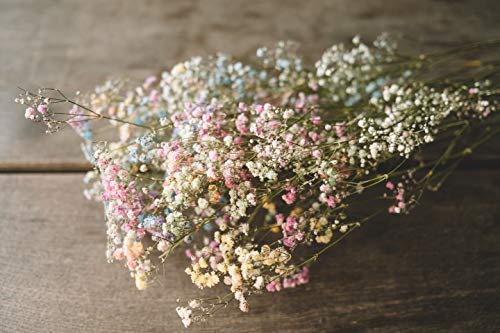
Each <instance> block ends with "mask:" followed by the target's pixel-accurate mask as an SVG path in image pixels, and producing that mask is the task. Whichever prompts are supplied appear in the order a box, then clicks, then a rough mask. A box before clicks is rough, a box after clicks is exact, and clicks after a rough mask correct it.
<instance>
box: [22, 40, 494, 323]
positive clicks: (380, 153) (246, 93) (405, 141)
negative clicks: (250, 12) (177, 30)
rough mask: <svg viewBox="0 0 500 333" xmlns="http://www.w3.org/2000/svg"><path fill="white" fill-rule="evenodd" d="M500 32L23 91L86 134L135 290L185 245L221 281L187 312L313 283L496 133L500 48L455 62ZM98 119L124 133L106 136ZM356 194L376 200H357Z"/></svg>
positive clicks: (194, 64)
mask: <svg viewBox="0 0 500 333" xmlns="http://www.w3.org/2000/svg"><path fill="white" fill-rule="evenodd" d="M497 44H498V43H496V42H491V43H480V44H473V45H468V46H465V47H463V48H458V49H453V50H450V51H448V52H444V53H439V54H434V55H429V56H419V57H412V56H406V55H403V54H400V53H398V51H397V48H396V45H395V43H394V42H393V41H392V40H391V39H390V38H388V37H387V36H386V35H382V36H380V37H379V38H377V39H376V40H375V42H374V43H373V44H372V45H367V44H365V43H363V42H361V41H360V39H359V38H358V37H356V38H354V39H353V41H352V44H351V45H348V46H347V45H343V44H339V45H334V46H333V47H331V48H330V49H328V50H326V52H325V53H324V54H323V55H322V56H321V58H320V60H318V61H317V62H316V64H315V67H314V68H307V67H306V66H304V65H303V61H302V59H301V57H300V56H299V54H298V53H297V48H296V45H295V44H294V43H285V42H281V43H279V44H277V46H276V47H275V48H260V49H258V50H257V58H256V61H254V63H250V62H249V63H245V62H242V61H238V60H236V59H233V58H231V57H229V56H227V55H223V54H217V55H215V56H212V57H207V58H201V57H194V58H192V59H190V60H188V61H185V62H182V63H179V64H177V65H176V66H174V67H173V68H172V70H170V71H167V72H164V73H162V74H161V76H160V77H149V78H147V79H146V80H145V82H143V83H138V84H134V82H133V81H132V80H128V79H120V80H110V81H108V82H106V83H105V84H104V85H102V86H99V87H97V88H96V89H95V91H94V92H92V93H89V94H85V95H77V97H75V98H74V99H71V98H68V97H66V95H64V94H63V93H62V92H61V91H60V90H57V89H48V88H42V89H40V90H39V91H38V92H30V91H26V90H23V92H22V93H21V94H20V96H19V98H18V99H17V102H18V103H20V104H23V105H25V107H26V109H25V117H26V118H28V119H31V120H33V121H34V122H37V123H42V124H45V125H46V127H47V132H49V133H53V132H57V131H59V130H60V129H61V128H63V127H64V126H66V125H70V126H71V127H73V128H74V130H75V131H76V132H77V133H78V134H80V135H81V136H82V138H83V144H82V147H83V150H84V153H85V155H86V157H87V159H88V160H89V161H90V162H91V163H92V165H93V166H94V170H93V171H90V172H89V173H88V174H87V175H86V177H85V182H87V183H88V189H87V190H86V191H85V195H86V196H87V197H88V198H93V199H95V200H98V201H101V202H102V203H103V205H104V210H105V215H106V226H107V236H108V245H107V253H106V255H107V258H108V260H109V261H119V262H120V263H123V264H124V266H125V267H126V268H127V269H128V270H129V271H130V272H131V275H132V277H133V278H134V280H135V285H136V287H137V288H138V289H145V288H146V287H147V286H148V285H150V284H153V283H154V281H155V272H157V270H158V269H159V267H161V265H162V264H163V263H164V262H165V260H166V259H167V258H168V256H169V255H170V254H171V253H172V252H173V251H174V250H176V249H183V250H184V251H185V253H186V255H187V257H188V258H189V259H188V267H187V268H185V272H186V274H187V275H189V277H190V278H191V281H192V282H193V284H195V285H196V286H197V287H198V288H200V289H203V288H212V287H214V286H216V285H226V286H227V288H228V289H229V291H228V293H227V294H226V295H225V296H220V297H216V298H206V299H203V298H200V299H196V300H192V301H191V302H189V303H188V304H187V305H186V306H183V307H178V308H177V312H178V314H179V316H180V317H181V319H182V322H183V323H184V325H185V326H189V325H190V324H191V323H192V322H196V321H200V320H204V319H205V318H207V317H209V316H211V315H212V314H213V313H214V312H215V311H217V310H219V309H221V308H224V307H226V306H227V305H228V304H229V303H230V302H231V301H233V300H236V301H237V303H238V304H239V308H240V310H241V311H244V312H247V311H249V301H248V299H249V296H250V295H252V294H258V293H262V292H266V291H267V292H276V291H279V290H281V289H286V288H293V287H296V286H299V285H302V284H305V283H307V282H308V281H309V267H310V266H311V265H312V264H314V262H315V261H316V260H317V259H318V257H319V256H320V255H322V254H324V253H325V252H326V251H327V250H328V249H330V248H331V247H332V246H334V245H335V244H337V243H338V242H339V241H340V240H341V239H342V238H344V237H345V236H347V235H348V234H349V233H351V232H352V231H353V230H355V229H357V228H359V227H360V226H362V225H363V224H364V223H366V222H367V221H368V220H370V219H372V218H373V217H374V216H376V215H378V214H380V213H383V212H386V213H387V212H388V213H392V214H406V213H408V212H409V211H410V210H411V209H412V207H414V206H415V204H416V203H418V201H419V198H420V197H421V195H422V193H423V191H424V190H426V189H437V188H438V187H439V186H440V185H441V183H442V182H443V180H444V179H445V178H446V177H447V176H448V175H449V173H450V172H451V171H452V170H453V168H455V167H456V166H457V164H458V162H459V161H460V160H461V159H462V158H463V157H465V156H466V155H468V154H470V153H471V152H472V151H473V150H474V149H475V148H476V147H477V146H479V145H480V144H482V143H483V142H485V141H486V140H488V139H489V138H491V137H492V136H493V135H495V134H496V133H498V132H499V129H498V127H494V126H493V125H494V122H493V120H492V118H493V117H488V116H489V115H490V114H492V113H494V112H495V111H496V109H497V106H498V96H499V93H500V90H499V89H498V84H497V83H496V82H494V81H495V80H494V74H495V73H496V71H497V70H498V65H497V63H498V61H496V62H495V61H483V62H481V61H479V60H469V61H465V60H462V59H463V57H464V56H465V57H467V56H468V55H470V54H471V53H473V52H475V51H477V50H482V49H490V48H494V47H496V46H498V45H497ZM58 104H64V105H70V108H69V111H61V110H60V108H59V107H57V105H58ZM98 120H108V121H109V123H110V124H111V126H112V127H114V128H116V129H117V130H118V131H117V138H116V139H114V140H108V141H106V142H104V141H102V140H101V139H99V138H98V134H99V133H102V131H103V129H105V128H103V127H102V126H101V127H99V126H98V125H94V123H95V122H96V121H98ZM475 128H479V129H480V131H479V133H480V134H479V135H477V132H478V131H474V129H475ZM426 151H429V152H431V153H430V154H428V155H425V152H426ZM422 152H424V155H422ZM436 153H438V154H437V155H436ZM422 156H423V157H422ZM377 187H378V188H379V189H378V190H377V189H376V188H377ZM371 188H374V189H371ZM362 196H363V197H364V198H363V200H366V199H368V200H373V201H375V202H376V205H372V207H378V208H377V209H376V210H375V211H372V212H366V211H365V210H366V209H360V208H359V207H356V203H357V202H360V198H361V197H362ZM299 249H300V251H298V250H299ZM183 269H184V268H183Z"/></svg>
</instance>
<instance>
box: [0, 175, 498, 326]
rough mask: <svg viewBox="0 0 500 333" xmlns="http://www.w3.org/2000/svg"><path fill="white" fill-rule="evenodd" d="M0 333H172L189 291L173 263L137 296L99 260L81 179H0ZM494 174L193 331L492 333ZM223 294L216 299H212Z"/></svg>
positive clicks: (451, 186)
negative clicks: (291, 285) (245, 308)
mask: <svg viewBox="0 0 500 333" xmlns="http://www.w3.org/2000/svg"><path fill="white" fill-rule="evenodd" d="M0 188H1V189H2V191H0V212H1V216H2V218H1V219H0V227H1V230H2V232H1V233H0V244H1V246H0V263H1V269H0V331H2V332H68V331H78V332H80V331H85V332H167V331H168V332H180V331H182V329H181V324H180V322H179V321H178V318H177V317H176V314H175V313H174V308H175V306H176V304H177V303H176V301H175V300H176V299H177V298H182V299H189V298H191V297H194V296H196V295H198V296H201V295H203V292H200V291H199V290H196V288H195V287H194V286H193V285H191V283H190V282H189V281H188V280H189V278H188V277H187V276H186V275H185V274H184V273H183V272H182V269H181V268H182V267H184V266H185V265H186V260H187V259H185V258H183V257H182V256H180V255H179V256H174V257H173V259H172V260H171V261H170V262H169V263H168V264H167V266H166V269H165V273H164V277H162V278H161V279H160V280H161V282H162V284H161V285H160V284H156V285H154V286H152V287H151V288H150V289H148V290H146V291H144V292H139V291H137V290H135V287H134V286H133V283H132V282H133V281H132V279H130V278H129V277H128V276H127V273H126V272H125V271H124V269H123V268H121V267H119V265H118V264H107V263H106V262H105V258H104V251H105V235H104V223H103V221H102V210H101V207H100V205H98V204H96V203H92V202H88V201H86V200H85V199H84V198H83V196H82V195H81V193H80V192H81V191H82V189H83V185H81V175H80V174H51V175H48V174H45V175H44V174H36V175H35V174H25V175H0ZM499 198H500V172H498V171H485V172H474V171H461V172H457V173H456V174H455V175H454V176H453V177H451V179H450V180H449V182H448V183H447V184H446V185H445V186H444V187H443V189H442V191H441V192H439V193H429V194H428V195H426V196H425V197H424V200H423V205H422V206H421V207H420V208H417V210H416V211H415V212H414V213H413V214H412V215H410V216H408V217H391V218H385V217H381V218H379V219H377V220H376V221H374V222H373V223H372V224H367V225H366V226H364V227H362V228H360V229H359V230H358V231H356V232H355V233H353V234H352V235H351V236H349V237H348V238H346V240H345V241H343V242H342V243H340V244H338V246H336V247H335V248H333V249H332V250H331V251H330V252H329V253H328V255H327V256H326V257H324V258H320V260H319V262H318V265H317V266H315V267H314V268H313V269H312V280H311V282H310V284H308V285H307V286H306V287H304V288H297V289H294V290H290V291H285V292H281V293H276V294H265V295H261V296H256V297H254V298H252V299H251V300H250V306H251V311H250V313H249V314H243V313H241V312H239V311H238V310H237V309H236V308H235V306H234V305H233V306H230V309H227V310H226V311H225V312H220V313H219V314H217V315H216V317H215V318H213V319H212V320H211V321H209V322H208V323H206V324H204V325H201V326H195V327H194V328H193V329H192V330H191V332H271V331H274V332H311V331H314V332H331V331H335V332H361V331H363V332H364V331H371V332H400V331H405V332H434V331H436V332H443V331H451V332H494V331H498V329H499V328H500V314H499V313H498V311H497V310H498V306H500V266H499V265H498V260H499V259H500V224H499V223H498V222H499V221H500V209H499V205H498V200H499ZM222 292H223V291H221V293H222Z"/></svg>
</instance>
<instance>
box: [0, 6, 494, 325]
mask: <svg viewBox="0 0 500 333" xmlns="http://www.w3.org/2000/svg"><path fill="white" fill-rule="evenodd" d="M499 28H500V2H499V1H498V0H484V1H482V0H470V1H465V0H464V1H444V0H441V1H430V0H414V1H407V0H385V1H384V0H380V1H379V0H361V1H352V0H330V1H329V0H318V1H316V0H309V1H300V0H297V1H274V2H273V1H269V0H263V1H257V0H253V1H248V2H247V1H245V2H243V1H236V0H227V1H222V0H216V1H202V0H198V1H196V0H177V1H145V0H144V1H140V2H136V1H118V0H107V1H98V0H85V1H69V0H68V1H62V0H60V1H55V0H54V1H49V0H43V1H42V0H38V1H37V0H31V1H27V0H0V44H1V45H2V47H1V51H0V115H1V118H0V172H1V173H0V213H1V215H0V216H1V217H0V230H1V231H0V331H1V332H69V331H73V332H177V331H182V327H181V324H180V322H179V320H178V318H177V316H176V314H175V311H174V308H175V306H176V299H177V298H182V299H189V298H191V297H195V296H196V295H199V291H198V290H195V288H194V287H193V286H192V285H191V284H190V282H189V281H188V278H187V276H185V274H184V273H183V272H182V271H181V270H179V269H178V267H179V266H181V265H182V267H183V266H184V265H185V259H184V258H182V257H181V256H177V257H175V258H174V259H173V260H172V261H171V262H170V264H169V265H167V267H166V270H165V273H164V277H163V278H162V279H161V281H162V285H160V284H157V285H155V286H153V287H152V288H150V289H148V290H146V291H145V292H139V291H137V290H135V289H134V286H133V284H132V282H133V281H132V280H131V279H130V278H129V277H128V275H127V273H126V272H125V270H124V269H122V268H121V267H119V265H118V264H116V265H109V264H107V263H106V262H105V258H104V251H105V235H104V224H103V221H102V210H101V207H100V206H99V205H98V204H95V203H91V202H88V201H86V200H85V199H84V198H83V196H82V194H81V192H82V190H83V185H82V183H81V179H82V176H83V172H82V171H83V170H85V169H86V168H88V165H87V164H86V163H85V161H84V159H83V158H82V155H81V154H80V151H79V142H78V138H77V137H76V136H74V135H73V134H72V133H71V132H70V131H68V132H64V133H59V134H57V135H53V136H48V135H44V134H43V129H42V128H38V127H35V126H33V125H32V124H30V123H29V122H27V121H25V120H24V119H23V114H22V111H21V110H20V109H19V107H18V106H16V105H14V104H13V98H14V97H15V95H16V86H18V85H23V86H57V87H59V88H63V89H64V90H65V91H73V90H77V89H81V90H86V89H89V88H91V87H92V86H93V85H94V84H96V83H98V82H100V81H101V80H103V79H104V78H106V77H108V76H112V75H116V74H121V73H126V74H129V75H133V76H138V77H142V76H146V75H149V74H152V73H157V72H158V71H159V70H160V69H162V68H165V67H167V66H171V65H172V64H174V63H176V62H178V61H180V60H183V59H184V58H186V57H189V56H191V55H197V54H207V53H213V52H216V51H225V52H230V53H233V54H235V55H237V56H248V55H250V54H251V53H252V52H253V51H254V50H255V48H256V47H257V46H259V45H262V44H266V45H271V44H272V43H274V42H275V41H278V40H280V39H294V40H297V41H299V42H301V43H302V45H303V50H304V52H305V53H306V54H307V57H308V59H310V60H314V59H315V58H317V57H318V56H319V54H320V53H321V51H322V50H323V49H325V48H326V47H328V46H329V45H331V44H332V43H334V42H339V41H346V40H348V39H349V38H350V37H352V36H353V35H354V34H357V33H360V34H361V35H362V36H365V37H366V38H367V39H372V38H374V37H375V36H376V35H377V34H379V33H380V32H382V31H389V32H393V33H398V34H401V35H402V39H403V44H404V47H405V48H406V49H407V50H409V51H410V52H415V53H417V52H422V51H430V50H437V49H442V48H444V47H449V46H454V45H457V44H459V43H463V42H472V41H478V40H484V39H492V38H497V39H498V38H500V30H499ZM498 144H500V140H499V139H498V138H496V140H494V141H493V142H491V143H490V144H489V145H487V146H485V147H484V148H482V149H481V151H480V152H478V153H477V154H475V155H474V156H473V157H470V158H468V159H467V160H466V161H465V163H464V165H465V167H462V169H461V170H460V171H458V172H456V173H455V175H454V176H453V177H451V178H450V179H449V181H448V183H447V184H446V185H445V186H444V187H443V189H442V191H441V192H439V193H430V194H428V195H426V196H425V197H424V200H423V205H422V207H421V208H418V209H417V210H416V211H415V212H414V213H413V214H412V215H411V216H409V217H403V218H393V217H391V218H379V219H378V220H376V221H374V223H372V224H369V225H366V226H365V227H363V228H361V229H360V230H358V231H356V232H355V233H354V234H353V235H352V236H350V237H348V238H347V239H346V240H345V241H343V242H342V243H341V244H339V246H337V247H336V248H335V249H333V250H332V251H331V252H330V255H329V256H328V257H325V258H323V259H321V261H320V263H319V264H318V265H317V266H315V267H314V268H313V270H312V281H311V283H310V284H309V285H307V286H306V287H305V288H298V289H296V290H290V291H285V292H281V293H278V294H266V295H262V296H258V297H255V298H253V299H252V300H251V312H250V313H249V314H242V313H240V312H239V311H237V310H236V309H235V308H232V309H229V310H227V311H226V312H223V313H222V312H221V313H219V314H218V315H217V316H216V317H215V318H214V319H213V320H212V321H210V322H208V323H207V324H204V325H200V326H195V327H193V328H192V329H191V330H190V331H191V332H269V331H275V332H401V331H405V332H443V331H450V332H497V331H499V329H500V314H499V312H498V309H499V307H500V266H499V259H500V223H499V222H500V209H499V204H498V202H499V198H500V151H499V150H498Z"/></svg>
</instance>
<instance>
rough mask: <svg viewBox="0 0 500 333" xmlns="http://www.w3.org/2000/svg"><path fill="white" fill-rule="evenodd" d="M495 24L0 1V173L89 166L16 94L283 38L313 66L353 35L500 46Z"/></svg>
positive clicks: (398, 6) (291, 7)
mask: <svg viewBox="0 0 500 333" xmlns="http://www.w3.org/2000/svg"><path fill="white" fill-rule="evenodd" d="M499 22H500V2H499V1H497V0H463V1H433V0H419V1H417V0H403V1H402V0H384V1H382V0H359V1H351V0H334V1H331V0H310V1H300V0H293V1H279V2H272V1H267V0H254V1H252V2H251V4H250V3H248V2H243V1H239V0H238V1H236V0H212V1H196V0H175V1H168V2H165V1H162V0H156V1H151V0H149V1H141V3H140V5H138V4H137V3H136V2H133V1H120V0H107V1H99V0H86V1H70V0H64V1H61V0H44V1H37V0H1V1H0V43H1V45H2V51H1V52H0V115H1V121H0V166H2V165H3V169H4V170H11V169H12V168H15V167H16V166H20V165H21V167H22V165H26V164H27V165H31V166H34V167H35V168H36V166H37V165H38V164H39V165H40V168H43V169H46V168H47V166H49V167H50V165H54V166H55V168H56V166H60V165H63V166H64V165H65V164H66V166H67V167H66V168H67V169H72V168H73V166H75V165H78V167H77V168H74V170H78V169H79V168H81V167H85V165H86V164H85V161H84V159H83V157H82V155H81V154H80V150H79V140H78V138H77V137H76V136H75V135H73V133H71V131H66V132H65V133H59V134H57V135H53V136H48V135H44V134H43V129H42V128H40V127H35V126H33V124H31V123H29V122H27V121H25V120H24V119H23V114H22V112H21V110H20V108H19V107H18V106H16V105H15V104H14V103H13V99H14V97H15V95H16V93H17V92H16V87H17V86H23V87H29V88H32V87H38V86H49V87H54V86H55V87H58V88H62V89H64V90H65V91H66V92H68V93H71V92H73V91H76V90H88V89H90V88H92V87H93V86H94V85H95V84H97V83H99V82H100V81H102V80H104V79H105V78H106V77H109V76H115V75H121V74H127V75H130V76H136V77H145V76H146V75H150V74H152V73H157V72H158V71H159V70H161V69H162V68H165V67H168V66H171V65H173V64H174V63H176V62H178V61H180V60H183V59H185V58H188V57H190V56H193V55H198V54H207V53H214V52H217V51H222V52H229V53H232V54H235V55H236V56H238V57H246V56H249V55H251V54H252V53H253V52H254V50H255V48H256V47H258V46H260V45H263V44H264V45H272V44H273V43H275V42H276V41H278V40H281V39H294V40H297V41H299V42H301V43H302V45H303V51H304V53H305V54H306V56H307V58H308V59H309V60H310V61H312V60H315V59H317V58H318V57H319V55H320V54H321V52H322V50H324V49H325V48H326V47H328V46H330V45H331V44H333V43H335V42H339V41H346V40H348V39H350V38H351V37H352V36H353V35H354V34H357V33H359V34H361V35H362V36H364V37H366V38H367V39H373V38H374V37H375V36H376V35H378V34H379V33H381V32H382V31H389V32H392V33H396V34H399V35H401V36H402V43H403V47H404V48H405V49H406V50H407V51H409V52H413V53H416V52H423V51H431V50H436V49H441V48H443V47H449V46H455V45H457V44H458V43H462V42H472V41H478V40H485V39H493V38H499V37H500V33H499V27H500V26H499ZM497 142H498V140H497ZM480 156H484V157H485V158H486V159H490V157H493V158H498V156H499V155H498V151H496V150H495V151H491V150H487V151H484V153H483V154H482V155H476V157H478V158H479V157H480Z"/></svg>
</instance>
